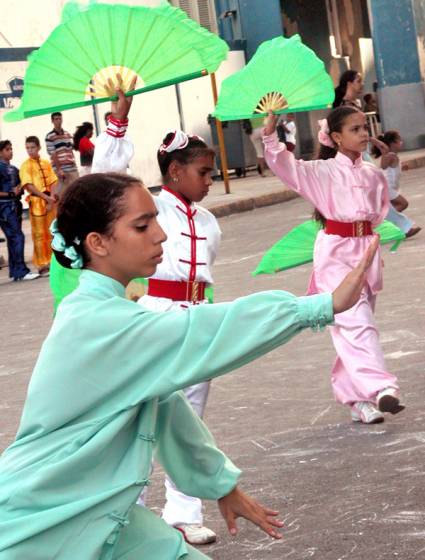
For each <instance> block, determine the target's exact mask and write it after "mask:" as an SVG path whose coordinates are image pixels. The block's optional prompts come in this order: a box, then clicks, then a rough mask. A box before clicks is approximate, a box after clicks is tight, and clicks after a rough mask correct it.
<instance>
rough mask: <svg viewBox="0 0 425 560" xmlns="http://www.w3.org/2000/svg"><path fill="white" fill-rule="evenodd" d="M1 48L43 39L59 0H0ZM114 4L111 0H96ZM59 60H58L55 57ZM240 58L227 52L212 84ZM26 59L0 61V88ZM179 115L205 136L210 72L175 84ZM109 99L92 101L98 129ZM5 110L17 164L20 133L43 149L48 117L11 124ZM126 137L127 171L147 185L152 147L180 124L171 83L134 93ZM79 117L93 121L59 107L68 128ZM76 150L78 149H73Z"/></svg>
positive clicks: (4, 127) (0, 132)
mask: <svg viewBox="0 0 425 560" xmlns="http://www.w3.org/2000/svg"><path fill="white" fill-rule="evenodd" d="M0 1H1V20H0V32H1V34H2V35H3V36H4V37H5V39H3V37H1V35H0V46H1V47H7V46H12V47H37V46H40V45H41V44H42V42H43V41H44V40H45V39H47V37H48V36H49V34H50V32H51V31H52V30H53V28H54V27H55V26H56V25H58V24H59V23H60V14H61V10H62V7H63V5H64V4H65V0H40V1H34V0H18V1H16V0H0ZM102 1H104V2H105V3H111V4H112V3H114V1H113V0H102ZM160 2H161V0H126V2H125V3H127V4H133V5H145V6H155V5H158V4H159V3H160ZM59 63H60V61H59ZM244 63H245V60H244V56H243V53H242V52H234V53H230V56H229V58H228V60H227V61H225V62H224V63H223V64H222V65H221V67H220V68H219V70H218V72H217V81H218V83H220V82H221V80H222V79H223V78H224V77H226V76H228V75H229V74H230V73H233V72H234V71H236V70H238V69H240V68H241V67H242V66H243V65H244ZM25 67H26V62H10V63H2V64H0V90H6V82H7V81H8V80H10V79H11V78H13V77H15V76H17V77H23V76H24V72H25ZM180 88H181V98H182V106H183V118H184V122H185V128H186V130H187V131H188V132H191V133H194V134H199V135H200V136H203V137H204V138H205V140H206V141H207V142H209V141H210V139H211V137H210V132H209V126H208V124H207V116H208V114H209V113H211V112H212V111H213V108H214V103H213V98H212V92H211V85H210V76H205V77H203V78H198V79H197V80H193V81H191V82H185V83H183V84H181V85H180ZM109 108H110V107H109V104H100V105H98V106H97V109H96V110H97V112H98V115H99V122H100V125H101V128H104V122H103V115H104V113H105V112H106V111H108V110H109ZM4 112H5V110H0V138H1V139H6V138H7V139H10V140H11V141H12V143H13V147H14V163H15V165H18V166H19V165H20V164H21V163H22V161H23V160H24V159H26V157H27V156H26V152H25V137H26V136H29V135H33V134H34V135H36V136H38V137H39V138H40V140H41V141H42V146H43V152H42V154H44V156H45V154H46V152H45V146H44V137H45V135H46V133H47V132H49V131H50V130H51V128H52V127H51V122H50V116H49V115H45V116H40V117H33V118H30V119H25V120H23V121H19V122H16V123H6V122H4V121H3V114H4ZM130 117H131V118H130V126H129V136H130V137H131V139H132V140H133V142H134V144H135V156H134V158H133V160H132V162H131V165H130V167H131V172H132V173H133V174H135V175H137V176H140V177H142V179H143V180H144V182H145V183H146V184H147V185H149V186H150V185H154V184H158V183H159V181H160V177H159V172H158V168H157V163H156V150H157V148H158V146H159V144H160V143H161V141H162V138H163V137H164V135H165V133H166V132H167V131H168V130H169V129H172V128H178V127H179V126H180V118H179V113H178V107H177V99H176V95H175V88H174V86H170V87H168V88H164V89H161V90H156V91H153V92H149V93H145V94H143V95H138V96H135V98H134V102H133V106H132V109H131V115H130ZM83 121H91V122H93V108H92V107H84V108H81V109H72V110H69V111H66V112H64V128H65V129H66V130H68V131H69V132H71V133H73V132H74V130H75V128H76V126H77V125H79V124H81V123H82V122H83ZM77 155H78V154H77Z"/></svg>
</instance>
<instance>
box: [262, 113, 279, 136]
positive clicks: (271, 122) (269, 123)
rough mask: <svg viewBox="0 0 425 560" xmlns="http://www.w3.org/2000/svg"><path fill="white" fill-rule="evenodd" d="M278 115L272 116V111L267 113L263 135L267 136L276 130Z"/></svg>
mask: <svg viewBox="0 0 425 560" xmlns="http://www.w3.org/2000/svg"><path fill="white" fill-rule="evenodd" d="M278 119H279V116H278V115H274V114H273V111H269V113H268V115H267V117H266V118H265V119H264V134H265V135H266V136H269V135H270V134H273V132H274V131H275V130H276V126H277V121H278Z"/></svg>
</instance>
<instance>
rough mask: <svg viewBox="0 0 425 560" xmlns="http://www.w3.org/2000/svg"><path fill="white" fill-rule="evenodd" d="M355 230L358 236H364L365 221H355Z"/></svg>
mask: <svg viewBox="0 0 425 560" xmlns="http://www.w3.org/2000/svg"><path fill="white" fill-rule="evenodd" d="M355 231H356V237H363V236H364V234H365V233H364V223H363V222H355Z"/></svg>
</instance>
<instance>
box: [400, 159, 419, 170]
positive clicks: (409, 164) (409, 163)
mask: <svg viewBox="0 0 425 560" xmlns="http://www.w3.org/2000/svg"><path fill="white" fill-rule="evenodd" d="M419 167H425V156H421V157H416V158H412V159H407V160H406V161H403V162H402V163H401V169H402V170H403V171H410V170H411V169H418V168H419Z"/></svg>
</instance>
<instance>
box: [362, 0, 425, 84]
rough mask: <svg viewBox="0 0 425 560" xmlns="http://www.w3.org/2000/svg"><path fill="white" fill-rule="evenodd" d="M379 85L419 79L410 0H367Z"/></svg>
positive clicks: (404, 82) (415, 81)
mask: <svg viewBox="0 0 425 560" xmlns="http://www.w3.org/2000/svg"><path fill="white" fill-rule="evenodd" d="M370 15H371V20H372V21H371V24H372V37H373V43H374V52H375V67H376V75H377V78H378V83H379V87H381V88H383V87H385V86H397V85H401V84H411V83H417V82H419V81H420V79H421V77H420V69H419V56H418V49H417V42H416V41H417V39H416V26H415V19H414V13H413V6H412V0H370Z"/></svg>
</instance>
